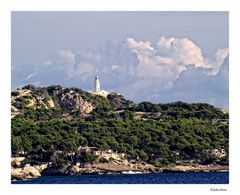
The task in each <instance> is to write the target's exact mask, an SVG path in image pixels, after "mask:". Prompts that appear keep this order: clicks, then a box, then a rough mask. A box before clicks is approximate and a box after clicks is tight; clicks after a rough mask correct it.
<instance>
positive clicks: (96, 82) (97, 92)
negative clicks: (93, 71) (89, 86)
mask: <svg viewBox="0 0 240 195" xmlns="http://www.w3.org/2000/svg"><path fill="white" fill-rule="evenodd" d="M88 92H89V93H91V94H93V95H100V96H103V97H107V96H108V94H109V92H108V91H105V90H101V88H100V81H99V79H98V76H95V80H94V89H93V90H91V91H88Z"/></svg>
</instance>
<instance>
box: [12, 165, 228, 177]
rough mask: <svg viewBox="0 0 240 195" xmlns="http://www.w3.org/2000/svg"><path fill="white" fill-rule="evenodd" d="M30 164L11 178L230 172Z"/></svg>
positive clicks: (210, 168)
mask: <svg viewBox="0 0 240 195" xmlns="http://www.w3.org/2000/svg"><path fill="white" fill-rule="evenodd" d="M42 167H43V166H39V165H38V166H30V165H27V166H25V167H23V168H12V171H11V180H12V181H13V180H28V179H34V178H38V177H41V176H76V175H88V174H96V175H102V174H143V173H184V172H186V173H189V172H228V171H229V166H226V165H224V166H223V165H215V164H210V165H200V164H190V165H176V166H166V167H156V166H153V165H151V164H144V165H139V164H138V165H136V166H135V167H130V166H123V165H116V164H113V163H94V164H91V165H90V164H89V165H86V167H84V168H80V167H78V166H76V165H69V166H62V167H50V168H47V166H45V168H44V169H42Z"/></svg>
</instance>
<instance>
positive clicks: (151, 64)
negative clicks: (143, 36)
mask: <svg viewBox="0 0 240 195" xmlns="http://www.w3.org/2000/svg"><path fill="white" fill-rule="evenodd" d="M127 44H128V46H129V48H130V49H131V51H132V52H133V53H135V54H136V56H137V59H138V60H139V63H138V65H137V67H136V73H137V74H138V76H140V77H146V78H149V77H158V78H160V79H162V80H165V81H166V83H167V85H168V84H169V82H172V81H174V80H175V79H177V78H178V77H179V75H180V74H181V73H182V72H183V71H186V70H187V68H188V66H189V65H193V66H194V67H196V68H202V69H205V70H206V71H207V74H208V75H216V74H217V73H218V71H219V68H220V67H221V65H222V64H223V62H224V60H225V58H226V57H227V56H228V49H227V48H224V49H219V50H218V51H217V52H216V55H215V59H214V60H212V59H208V58H206V57H204V56H203V54H202V50H201V48H200V47H198V46H197V45H196V44H195V43H194V42H193V41H191V40H189V39H187V38H183V39H177V38H174V37H171V38H166V37H161V38H160V39H159V40H158V41H157V43H156V47H153V46H152V44H151V43H150V42H148V41H146V42H143V41H136V40H134V39H133V38H128V39H127Z"/></svg>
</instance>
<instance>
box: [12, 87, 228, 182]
mask: <svg viewBox="0 0 240 195" xmlns="http://www.w3.org/2000/svg"><path fill="white" fill-rule="evenodd" d="M11 106H12V108H11V111H12V121H11V125H12V138H11V141H12V147H11V150H12V157H13V159H12V179H28V178H33V177H38V176H40V175H67V174H70V175H78V174H89V173H112V172H118V173H119V172H120V173H121V172H160V171H223V170H227V169H228V141H229V140H228V134H229V122H228V118H229V116H228V113H227V112H223V111H222V109H219V108H215V107H214V106H212V105H209V104H203V103H193V104H188V103H184V102H172V103H167V104H153V103H151V102H140V103H138V104H137V103H134V102H132V101H130V100H127V99H126V98H124V97H123V96H122V95H120V94H118V93H115V92H112V93H109V94H108V95H107V96H106V97H103V96H100V95H97V94H91V93H88V92H86V91H84V90H82V89H78V88H65V87H62V86H59V85H57V86H49V87H37V86H34V85H27V86H25V87H23V88H21V89H16V90H12V92H11Z"/></svg>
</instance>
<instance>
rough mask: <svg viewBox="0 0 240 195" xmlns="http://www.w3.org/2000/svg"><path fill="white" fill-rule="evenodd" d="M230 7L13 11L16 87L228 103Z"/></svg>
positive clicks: (222, 105)
mask: <svg viewBox="0 0 240 195" xmlns="http://www.w3.org/2000/svg"><path fill="white" fill-rule="evenodd" d="M228 19H229V16H228V12H12V24H11V28H12V35H11V36H12V40H11V44H12V47H11V52H12V57H11V58H12V59H11V61H12V73H11V74H12V75H11V78H12V79H11V80H12V88H13V89H15V88H18V87H23V86H25V85H27V84H35V85H37V86H50V85H58V84H59V85H62V86H65V87H78V88H81V89H83V90H91V89H93V81H94V77H95V75H98V76H99V79H100V82H101V88H102V89H103V90H107V91H115V92H119V93H120V94H122V95H124V96H125V97H126V98H127V99H130V100H133V101H135V102H141V101H151V102H154V103H166V102H174V101H183V102H189V103H193V102H202V103H209V104H212V105H214V106H216V107H220V108H228V106H229V101H228V99H229V86H228V82H229V51H228V47H229V43H228V41H229V30H228V28H229V27H228V26H229V22H228Z"/></svg>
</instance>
